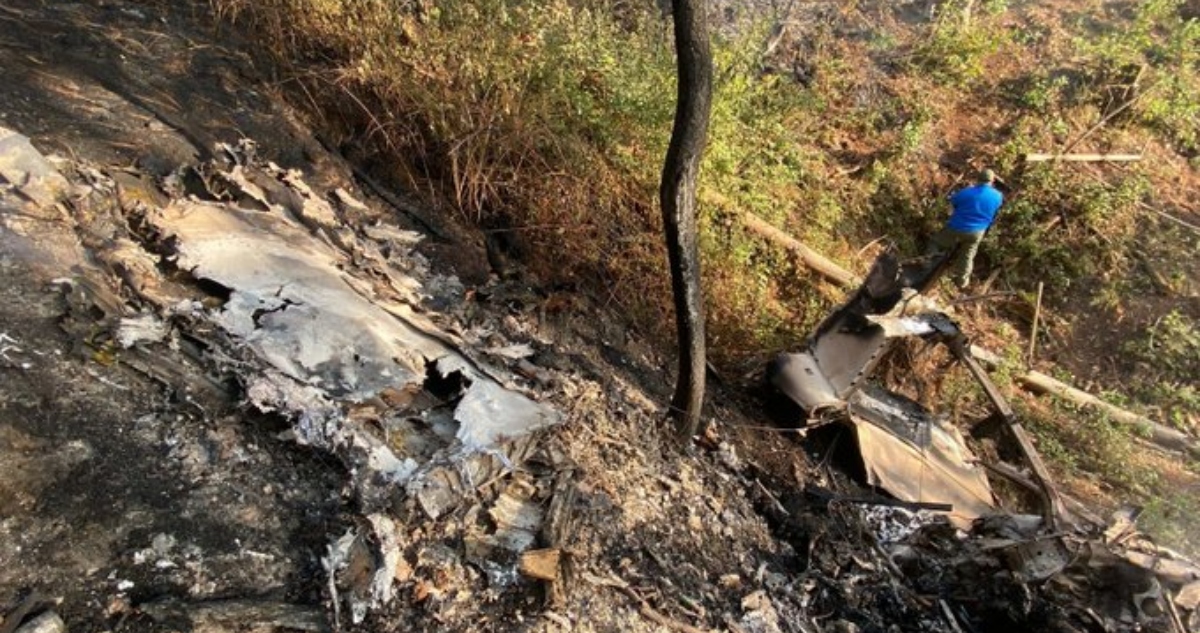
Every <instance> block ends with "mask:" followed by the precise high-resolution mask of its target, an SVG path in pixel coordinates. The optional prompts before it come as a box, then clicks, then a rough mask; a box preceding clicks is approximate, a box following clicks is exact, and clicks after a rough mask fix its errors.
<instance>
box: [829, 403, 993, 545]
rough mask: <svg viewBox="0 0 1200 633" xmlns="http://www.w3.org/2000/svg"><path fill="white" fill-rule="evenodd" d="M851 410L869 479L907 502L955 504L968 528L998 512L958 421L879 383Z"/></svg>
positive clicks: (954, 514) (956, 517)
mask: <svg viewBox="0 0 1200 633" xmlns="http://www.w3.org/2000/svg"><path fill="white" fill-rule="evenodd" d="M848 413H849V418H850V423H851V424H852V425H853V427H854V431H855V436H856V438H857V440H858V449H859V453H860V454H861V456H862V460H863V465H864V467H865V469H866V474H867V483H869V484H871V485H873V486H878V487H880V488H883V489H884V490H887V491H888V492H890V493H891V494H893V495H895V496H896V497H897V498H900V499H904V500H905V501H916V502H927V503H949V504H951V505H952V506H953V509H952V510H951V511H950V512H949V513H948V515H949V517H950V519H951V520H952V521H954V522H955V523H956V524H958V525H959V526H960V527H964V528H965V527H967V526H968V525H969V524H970V522H971V521H972V520H974V519H976V518H978V517H980V516H983V515H986V514H988V513H990V512H992V511H993V509H994V508H993V505H992V504H993V500H992V491H991V487H990V486H989V485H988V480H987V476H986V475H985V474H984V471H983V469H982V468H979V467H977V466H976V465H975V461H976V458H975V456H974V454H972V453H971V451H970V449H968V448H967V445H966V443H965V442H964V441H963V438H962V435H960V434H959V432H958V429H957V428H955V427H954V426H953V425H951V424H949V423H948V422H947V421H945V420H941V419H938V418H937V417H935V416H933V415H932V414H930V412H929V411H928V410H926V409H925V408H924V407H922V406H920V405H919V404H917V403H915V402H912V401H911V400H908V399H906V398H903V397H901V396H898V395H896V394H893V393H890V392H888V391H885V390H883V389H881V388H878V387H876V386H873V385H872V386H869V387H867V388H865V389H863V390H860V391H858V392H855V393H854V395H853V396H851V398H850V402H849V407H848Z"/></svg>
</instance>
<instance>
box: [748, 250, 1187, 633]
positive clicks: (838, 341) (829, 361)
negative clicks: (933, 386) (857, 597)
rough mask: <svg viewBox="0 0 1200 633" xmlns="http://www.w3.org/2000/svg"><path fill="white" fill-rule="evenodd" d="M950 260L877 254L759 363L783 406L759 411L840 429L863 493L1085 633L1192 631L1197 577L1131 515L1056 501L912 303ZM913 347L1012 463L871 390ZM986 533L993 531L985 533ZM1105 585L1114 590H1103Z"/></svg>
mask: <svg viewBox="0 0 1200 633" xmlns="http://www.w3.org/2000/svg"><path fill="white" fill-rule="evenodd" d="M952 255H953V253H951V254H948V255H946V256H943V257H940V258H935V259H933V260H932V261H931V260H929V259H927V258H920V259H914V260H908V261H903V262H902V261H901V260H900V259H899V258H898V257H897V255H896V254H895V252H894V250H889V251H888V252H885V253H884V254H883V255H881V256H880V257H879V258H878V259H877V260H876V261H875V263H874V265H873V266H872V268H871V270H870V272H869V273H868V274H867V277H866V279H865V280H864V281H863V283H862V285H861V286H860V287H859V288H858V290H857V291H856V292H855V293H854V294H853V295H852V296H851V297H850V299H849V300H848V301H846V302H845V303H844V304H843V305H842V306H840V307H839V308H837V309H836V310H835V311H833V312H832V313H831V314H830V315H829V316H828V317H826V318H825V319H824V320H823V321H822V322H821V323H820V325H819V326H818V327H817V328H816V331H815V333H814V334H813V335H812V336H811V337H810V338H809V339H808V340H807V341H806V343H805V345H804V347H803V348H802V349H800V350H799V351H796V352H785V353H781V354H779V355H778V356H776V357H775V358H774V359H772V361H771V362H770V363H769V364H768V366H767V369H766V382H767V383H768V384H767V386H768V389H769V391H770V392H771V396H772V399H773V400H774V402H773V404H774V405H779V404H781V403H782V404H783V406H774V407H772V408H773V410H774V411H775V413H776V417H777V418H781V419H780V420H779V421H780V422H785V423H787V424H788V425H789V426H790V425H794V424H796V423H800V424H802V425H803V428H804V429H805V430H808V429H813V428H816V427H819V426H823V425H827V424H840V425H843V426H844V427H846V428H848V429H849V430H851V431H852V436H853V438H854V440H855V444H856V449H857V456H858V457H859V458H861V473H862V475H863V479H864V480H865V483H866V484H867V485H869V486H872V487H874V488H877V489H880V490H882V491H884V492H886V493H888V494H890V495H892V496H893V497H895V498H896V499H898V500H899V503H898V504H897V505H899V506H901V507H907V508H910V509H912V510H916V511H933V512H938V513H941V514H942V515H943V516H944V517H945V518H946V519H947V520H948V521H949V523H950V524H951V525H952V526H954V527H955V528H957V529H959V530H961V532H960V533H961V534H963V535H964V536H969V537H970V538H968V541H967V542H975V543H978V544H980V548H981V550H982V551H988V552H990V553H992V554H995V555H996V556H997V558H999V559H1000V560H1002V561H1003V564H1004V566H1006V567H1007V568H1008V571H1009V572H1010V573H1011V574H1012V577H1013V578H1015V579H1017V580H1018V581H1019V582H1021V583H1028V585H1027V586H1034V585H1038V586H1040V587H1041V588H1042V589H1043V590H1044V591H1045V592H1047V594H1048V595H1055V594H1058V597H1059V601H1060V602H1061V603H1063V604H1066V607H1065V611H1068V612H1072V611H1073V612H1075V613H1076V614H1077V615H1079V614H1082V615H1081V616H1080V617H1079V618H1077V619H1078V620H1084V621H1085V622H1084V624H1086V626H1085V629H1087V630H1102V631H1116V630H1170V631H1191V630H1196V628H1195V627H1196V619H1197V618H1196V616H1195V613H1194V609H1195V606H1196V595H1197V594H1200V575H1197V574H1198V573H1200V568H1198V567H1197V566H1196V565H1195V564H1194V563H1192V562H1190V561H1188V560H1187V559H1186V557H1184V556H1183V555H1181V554H1179V553H1177V552H1173V551H1171V550H1169V549H1167V548H1161V547H1158V546H1156V545H1154V544H1153V543H1152V542H1150V541H1149V539H1147V538H1146V537H1145V535H1142V534H1140V533H1138V532H1137V531H1136V530H1135V529H1134V523H1135V521H1136V518H1137V516H1138V514H1139V513H1140V511H1141V510H1140V508H1135V507H1125V508H1122V509H1121V510H1119V511H1117V512H1116V513H1115V514H1114V515H1113V518H1112V520H1111V521H1107V522H1106V521H1102V520H1101V519H1099V518H1097V517H1095V516H1094V515H1092V514H1091V513H1090V512H1089V511H1088V510H1087V509H1086V508H1084V507H1083V506H1082V504H1079V503H1077V502H1071V503H1068V499H1066V498H1065V497H1064V496H1063V495H1062V494H1061V493H1060V492H1059V491H1058V490H1057V488H1056V487H1055V485H1054V483H1053V480H1052V477H1051V475H1050V473H1049V471H1048V470H1047V468H1046V466H1045V464H1044V463H1043V461H1042V459H1041V457H1040V456H1039V454H1038V452H1037V449H1036V448H1035V446H1034V443H1033V441H1032V440H1031V439H1030V437H1029V436H1028V434H1027V433H1026V431H1025V430H1024V428H1023V427H1022V425H1021V423H1020V421H1019V420H1018V419H1017V416H1016V414H1015V413H1014V411H1013V409H1012V408H1011V407H1010V406H1009V404H1008V402H1007V401H1006V400H1005V398H1004V397H1003V395H1001V393H1000V391H999V389H998V388H997V387H996V385H995V384H994V383H993V382H992V380H991V379H990V378H989V376H988V374H987V372H986V371H985V369H984V368H983V367H982V366H981V364H980V362H979V360H977V359H976V358H975V356H974V355H973V354H972V346H971V345H970V343H969V340H968V338H967V335H966V334H965V333H964V332H963V331H962V330H961V329H960V328H959V326H958V325H957V324H956V323H955V322H954V320H953V319H952V318H951V317H950V316H949V315H948V314H947V313H946V311H945V310H944V309H943V308H942V307H941V306H940V305H939V304H938V303H937V302H936V301H934V300H933V299H931V298H930V297H928V296H926V295H924V294H923V293H924V292H925V291H927V290H929V289H930V288H932V287H933V286H934V284H935V283H936V282H937V281H938V279H939V277H940V275H941V273H942V271H943V269H944V268H945V266H946V264H948V263H949V261H950V257H951V256H952ZM914 338H916V339H921V340H923V341H925V342H927V343H928V344H935V345H936V344H941V345H944V346H946V348H947V349H948V350H949V352H950V354H951V355H952V357H953V358H954V359H955V360H956V361H957V362H958V363H960V364H961V365H962V366H963V367H964V368H965V369H966V370H967V371H968V372H969V373H970V374H971V376H972V377H973V378H974V379H975V381H976V383H977V385H978V387H979V389H980V390H982V392H983V393H984V395H985V396H986V398H987V400H988V401H989V403H990V405H991V407H990V412H989V415H987V416H985V417H983V418H982V419H979V420H977V421H975V423H974V425H973V428H972V435H975V436H984V435H987V436H989V437H991V439H993V440H995V441H996V442H997V443H998V444H1001V445H1005V446H1006V448H1007V449H1008V450H1004V451H999V452H1000V453H1002V454H1005V455H1007V456H1010V457H1012V456H1019V457H1020V458H1022V460H1023V461H1024V464H1023V465H1020V466H1019V465H1016V464H1013V463H1009V462H1007V461H1003V460H1001V459H999V458H995V457H993V458H991V459H990V460H989V459H986V458H982V457H981V456H978V455H976V454H975V453H974V452H972V450H971V449H970V448H969V447H968V445H967V443H966V441H965V440H964V438H963V436H962V434H961V433H960V432H959V430H958V429H957V428H956V427H955V426H954V424H953V423H952V422H951V421H950V420H949V419H948V416H942V415H938V414H937V413H936V412H934V411H932V410H930V409H929V408H928V407H926V406H923V405H922V404H920V403H918V402H916V401H914V400H912V399H910V398H908V397H906V396H904V395H902V394H901V393H898V392H896V391H892V390H890V389H889V388H888V385H886V384H884V381H883V380H882V377H881V376H879V375H877V374H878V373H880V372H878V371H877V370H878V369H879V367H880V365H881V362H883V361H884V360H885V359H886V358H887V356H888V354H889V353H890V352H892V351H894V350H895V349H896V348H897V347H898V345H899V343H900V342H901V341H903V340H905V339H914ZM989 476H996V477H1000V478H1002V479H1004V480H1006V481H1007V482H1009V483H1011V484H1013V485H1014V486H1015V489H1017V490H1022V491H1024V492H1026V493H1029V495H1030V496H1029V499H1031V500H1036V501H1035V502H1034V503H1033V505H1032V506H1031V508H1036V511H1037V512H1038V513H1039V515H1031V514H1020V513H1019V511H1016V512H1014V511H1013V510H1010V509H1006V508H1003V507H1001V506H1002V504H1001V503H999V502H998V500H997V496H996V495H995V494H994V493H993V490H992V486H991V482H990V480H989ZM865 501H867V502H869V501H870V499H867V500H865ZM880 502H881V505H890V504H887V503H886V502H884V500H882V499H880ZM999 525H1003V526H1007V527H1003V528H1000V529H999V532H997V526H999ZM1018 526H1019V527H1018ZM1001 533H1002V535H1001ZM902 549H903V546H902ZM959 555H960V557H961V556H962V553H961V552H960V554H959ZM1113 578H1119V579H1121V580H1119V581H1113V582H1109V580H1112V579H1113ZM1103 579H1108V580H1103ZM1060 590H1061V591H1060ZM1088 591H1091V592H1094V593H1091V594H1088V593H1087V592H1088ZM1089 601H1090V602H1092V603H1093V604H1092V606H1090V607H1089V606H1087V604H1086V603H1087V602H1089ZM1067 603H1071V604H1067ZM1101 607H1102V608H1101ZM1180 608H1182V609H1185V610H1189V611H1193V613H1192V615H1191V616H1190V619H1188V618H1184V617H1181V616H1180V612H1179V609H1180ZM1072 630H1074V628H1073V627H1072Z"/></svg>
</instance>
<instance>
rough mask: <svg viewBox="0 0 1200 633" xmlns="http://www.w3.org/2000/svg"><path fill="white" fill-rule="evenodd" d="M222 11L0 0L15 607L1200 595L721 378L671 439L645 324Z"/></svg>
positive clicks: (611, 616)
mask: <svg viewBox="0 0 1200 633" xmlns="http://www.w3.org/2000/svg"><path fill="white" fill-rule="evenodd" d="M207 11H208V7H207V5H205V4H194V5H184V6H175V5H169V4H158V3H150V2H144V3H143V2H132V1H130V2H124V1H116V2H101V3H89V4H68V3H58V4H50V5H46V4H43V3H38V2H32V1H29V2H26V1H18V2H10V3H7V4H6V5H5V6H4V7H0V23H3V24H5V26H6V28H5V29H3V31H2V32H3V35H0V61H2V63H3V65H4V67H5V68H6V78H5V80H4V81H3V82H2V83H0V127H3V128H5V129H6V130H7V132H6V133H5V134H4V135H3V138H2V139H0V147H4V148H5V151H4V152H3V153H0V156H3V157H4V159H3V160H0V174H3V181H2V182H3V185H2V187H3V189H2V190H0V221H2V223H3V224H2V228H0V276H2V281H3V283H0V289H2V290H0V292H3V299H4V300H3V301H2V302H0V334H2V338H0V350H2V354H0V355H2V358H0V376H3V380H0V510H2V512H0V613H2V614H3V615H4V620H3V621H0V632H3V633H11V632H12V631H14V630H20V631H23V632H24V631H29V630H43V629H33V628H31V627H32V626H33V625H34V622H33V621H32V620H33V618H36V617H39V615H40V617H42V618H43V620H42V624H44V625H45V626H57V625H55V624H53V623H51V624H45V622H46V621H47V620H46V618H49V617H50V616H49V614H57V616H60V617H61V619H62V620H63V621H64V622H65V625H64V626H65V628H66V629H67V630H70V631H112V632H114V633H116V632H121V631H188V630H195V631H246V630H254V631H286V630H305V631H324V630H359V631H409V630H463V631H466V630H504V631H507V630H554V631H557V630H581V631H590V630H596V631H611V630H623V631H642V630H645V631H652V630H654V631H657V630H676V631H695V630H714V629H716V630H730V631H746V632H750V631H755V632H757V631H763V632H766V631H857V630H867V631H876V630H878V631H893V630H896V631H965V630H975V631H991V630H995V631H1001V630H1024V629H1030V630H1080V631H1082V630H1114V629H1132V628H1134V627H1143V628H1145V629H1149V630H1172V629H1173V627H1175V626H1176V625H1178V626H1180V627H1182V626H1185V625H1187V618H1188V617H1193V618H1194V613H1193V612H1190V611H1188V610H1187V609H1188V608H1189V607H1188V605H1190V608H1191V609H1194V608H1195V600H1196V598H1197V597H1200V596H1195V595H1192V594H1195V593H1196V590H1195V588H1196V585H1195V584H1194V581H1195V576H1194V575H1193V574H1192V569H1191V568H1190V567H1187V566H1185V565H1183V563H1179V565H1178V566H1175V567H1172V566H1171V564H1170V563H1168V562H1161V564H1159V563H1154V564H1157V565H1159V566H1160V567H1171V569H1172V570H1173V573H1175V574H1176V575H1175V576H1172V577H1170V578H1167V579H1161V580H1160V578H1162V576H1161V575H1160V576H1154V575H1152V574H1151V575H1147V573H1146V572H1145V571H1144V570H1142V571H1138V570H1139V569H1141V568H1139V567H1137V566H1136V565H1132V566H1131V564H1129V563H1127V562H1126V561H1125V559H1124V558H1119V557H1116V556H1115V555H1113V554H1112V552H1111V551H1110V550H1109V549H1108V548H1107V546H1108V545H1111V544H1113V543H1124V544H1125V545H1128V546H1129V548H1131V549H1136V550H1137V551H1155V550H1153V549H1152V548H1150V546H1149V545H1146V544H1144V543H1143V544H1141V545H1138V546H1137V547H1134V546H1133V543H1134V542H1137V541H1138V540H1139V538H1138V537H1136V536H1135V533H1134V532H1133V531H1131V530H1130V529H1127V528H1128V526H1125V527H1124V528H1122V529H1118V530H1116V531H1113V533H1112V535H1111V538H1107V539H1106V540H1104V541H1103V543H1104V545H1105V547H1099V548H1097V549H1094V550H1093V549H1087V550H1086V551H1085V547H1086V548H1093V546H1094V544H1095V542H1096V541H1094V540H1089V539H1094V538H1095V535H1094V534H1092V535H1090V536H1089V535H1086V534H1083V533H1079V534H1076V535H1075V536H1074V537H1073V538H1074V540H1069V541H1066V542H1065V543H1066V545H1063V543H1064V541H1062V540H1060V539H1059V538H1058V537H1059V536H1061V535H1054V536H1055V538H1053V539H1050V540H1048V542H1049V543H1052V545H1048V546H1045V547H1044V548H1042V547H1041V546H1036V544H1037V543H1041V542H1042V541H1041V540H1038V539H1036V538H1033V535H1034V533H1035V531H1036V529H1037V525H1036V522H1033V523H1029V522H1022V521H1016V520H1008V519H1001V520H997V521H995V522H993V523H992V524H989V525H986V526H980V527H978V528H977V529H976V531H975V533H974V534H975V537H976V538H968V535H967V533H966V532H960V531H956V530H955V529H954V528H952V527H951V526H949V525H948V524H947V523H946V522H945V521H939V520H938V519H936V518H935V517H933V516H932V515H928V514H924V513H922V514H920V515H914V514H912V513H907V512H903V511H898V510H888V509H886V507H884V508H883V509H880V506H878V505H875V504H870V503H868V504H863V503H861V502H859V501H852V500H847V499H846V498H845V497H844V495H842V493H853V494H857V495H859V496H860V497H861V496H862V495H864V494H870V495H871V496H870V499H879V497H878V495H876V494H874V493H872V492H870V491H862V490H860V489H858V488H856V487H854V485H853V484H852V483H851V482H850V481H849V479H848V478H847V476H846V475H845V474H842V473H841V472H840V471H839V470H837V469H836V468H834V466H835V464H836V463H837V462H836V460H835V459H834V458H833V455H834V453H835V452H836V449H837V446H838V445H839V442H841V444H842V447H843V449H844V448H845V445H846V444H847V443H848V440H845V439H842V440H838V439H833V438H837V437H838V435H837V433H836V432H831V434H830V435H829V437H825V438H814V440H813V441H812V442H810V443H808V444H801V443H800V442H798V441H795V440H794V436H795V434H789V433H783V432H780V431H778V430H777V429H773V428H770V427H768V426H767V425H768V422H767V420H766V418H765V416H764V415H763V414H762V413H761V412H760V409H759V403H758V401H757V399H755V398H754V397H752V396H749V395H746V394H745V393H744V392H743V391H742V390H741V389H739V388H738V387H737V386H736V385H732V384H729V385H720V384H718V385H717V386H715V387H714V388H713V390H712V392H711V394H710V410H709V414H708V416H707V417H708V419H709V420H710V421H711V422H712V423H713V424H712V426H711V427H710V430H709V432H707V433H706V434H705V436H704V437H702V438H700V440H699V441H698V442H697V443H696V445H695V446H693V447H689V450H683V449H682V448H681V447H680V446H679V443H678V441H677V440H676V439H675V438H674V437H673V436H672V434H671V433H670V432H668V431H666V430H665V429H664V428H663V423H662V417H663V411H662V407H663V403H665V402H666V400H667V394H668V393H669V387H670V383H669V379H668V377H669V374H670V371H669V359H666V358H663V357H662V356H661V355H660V354H659V353H658V352H656V351H655V350H656V349H657V346H653V345H650V344H648V343H647V342H646V341H641V340H639V339H638V337H637V336H636V334H633V333H629V332H626V331H623V330H621V329H620V328H619V327H617V326H614V325H612V323H614V322H615V321H609V320H607V319H605V318H603V317H602V316H598V315H601V314H602V313H601V312H600V311H599V310H598V308H596V307H595V306H593V305H590V304H589V302H588V300H587V299H586V298H584V297H577V296H572V295H564V294H562V293H556V292H551V291H547V290H544V289H540V288H537V287H534V286H531V285H530V284H529V283H527V282H526V281H523V280H522V277H521V275H520V274H519V272H518V274H515V275H512V274H510V275H507V276H506V278H505V279H503V280H502V279H501V278H500V277H498V276H496V275H492V274H489V273H490V272H493V271H491V270H490V269H491V268H492V267H493V266H494V263H492V264H490V263H489V260H488V257H487V252H486V249H485V246H484V241H483V240H482V239H479V238H478V237H472V236H471V234H470V233H469V232H468V231H465V230H463V229H458V228H455V227H454V226H453V223H452V222H448V221H444V220H439V219H438V218H436V217H435V216H432V215H431V214H430V213H429V212H427V211H423V210H422V209H419V208H415V207H412V206H411V205H409V204H407V203H406V202H405V201H404V199H403V197H402V196H401V194H399V193H397V192H393V191H389V190H387V189H384V188H382V187H381V186H379V185H378V184H376V183H374V182H371V181H368V180H364V179H363V178H362V177H361V172H359V175H357V176H356V172H357V171H358V166H354V165H351V164H349V163H347V162H346V161H345V160H343V158H342V157H341V156H339V155H338V154H337V153H335V152H331V151H330V150H328V149H327V148H325V147H324V146H323V145H322V144H321V143H320V142H319V141H318V140H317V139H316V137H315V136H314V135H313V134H312V133H311V131H309V130H308V129H307V128H306V127H305V125H304V124H303V122H302V120H301V117H299V116H297V115H296V114H295V113H294V112H293V111H292V110H291V109H290V108H289V107H288V106H287V105H286V103H285V101H284V100H283V99H281V98H279V96H278V95H277V94H276V91H277V90H278V89H279V88H280V87H279V86H278V85H275V84H273V83H272V81H271V72H270V68H269V67H266V66H261V65H258V62H257V61H256V57H255V55H254V54H253V51H254V48H253V42H246V41H242V40H240V39H239V38H238V37H237V36H236V35H235V34H230V33H225V32H222V31H221V30H220V29H217V28H216V27H215V26H214V25H213V24H212V23H211V22H209V20H208V17H207V15H206V14H207ZM22 135H23V136H22ZM23 137H29V138H30V139H31V140H32V145H28V146H27V145H25V144H24V143H23ZM17 158H20V159H21V160H17ZM835 490H836V491H839V492H832V491H835ZM865 508H875V509H874V510H871V511H870V512H865V511H864V509H865ZM884 528H887V529H884ZM1042 536H1043V538H1048V537H1047V535H1046V534H1045V532H1044V531H1043V532H1042ZM1060 546H1062V547H1067V546H1069V547H1070V548H1071V549H1070V550H1059V549H1055V548H1058V547H1060ZM1014 548H1017V549H1018V550H1019V553H1018V554H1013V553H1012V552H1013V551H1014ZM1030 550H1031V551H1030ZM1064 551H1068V552H1069V553H1070V554H1071V555H1070V556H1066V554H1064ZM1155 556H1158V558H1155V559H1154V560H1155V561H1158V560H1159V559H1160V558H1161V559H1162V560H1163V561H1172V560H1173V559H1171V558H1170V557H1169V556H1166V557H1163V556H1162V555H1161V554H1159V553H1156V554H1155ZM1014 557H1015V558H1016V559H1017V560H1016V562H1014V561H1013V558H1014ZM1039 557H1040V558H1043V559H1049V560H1050V561H1051V562H1050V563H1048V564H1047V565H1046V566H1044V567H1036V566H1033V567H1031V566H1030V565H1029V564H1028V560H1029V559H1038V558H1039ZM1068 563H1070V565H1068ZM1039 570H1040V571H1039ZM1046 570H1049V571H1048V572H1046ZM1043 572H1044V573H1043ZM1150 581H1153V583H1152V584H1148V583H1150ZM1143 585H1145V586H1143ZM1155 587H1157V588H1158V589H1157V591H1158V593H1155ZM1187 587H1191V588H1192V589H1191V590H1190V591H1191V592H1192V594H1188V593H1187V591H1189V590H1187V589H1186V588H1187ZM1180 589H1184V591H1182V592H1180V591H1179V590H1180ZM1164 590H1166V591H1167V592H1168V593H1167V594H1166V598H1162V595H1163V593H1162V592H1163V591H1164ZM1172 592H1178V596H1177V597H1176V598H1175V600H1174V601H1173V600H1172V598H1171V595H1172ZM1147 600H1149V602H1147ZM1189 601H1190V602H1189ZM1176 602H1177V603H1178V604H1179V605H1180V608H1181V609H1183V612H1182V615H1180V616H1179V617H1178V618H1173V617H1171V612H1170V611H1171V607H1172V606H1173V605H1174V603H1176ZM18 626H20V627H21V628H20V629H18ZM39 626H41V625H39ZM1192 626H1193V630H1195V627H1194V622H1192ZM45 630H63V627H59V628H57V629H53V628H52V629H45ZM1174 630H1180V629H1178V628H1175V629H1174Z"/></svg>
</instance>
